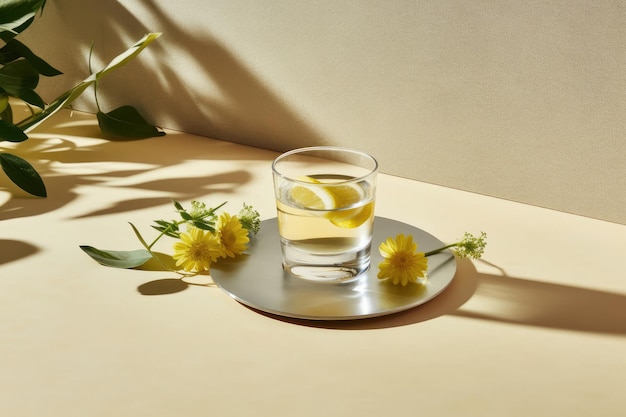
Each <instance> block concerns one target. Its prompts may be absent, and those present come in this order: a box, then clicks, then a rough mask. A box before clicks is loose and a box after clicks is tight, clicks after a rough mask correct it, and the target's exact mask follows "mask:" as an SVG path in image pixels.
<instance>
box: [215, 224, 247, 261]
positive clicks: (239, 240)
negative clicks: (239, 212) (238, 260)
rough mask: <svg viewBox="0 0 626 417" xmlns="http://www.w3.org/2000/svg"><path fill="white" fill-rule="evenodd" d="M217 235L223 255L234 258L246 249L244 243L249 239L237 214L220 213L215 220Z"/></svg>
mask: <svg viewBox="0 0 626 417" xmlns="http://www.w3.org/2000/svg"><path fill="white" fill-rule="evenodd" d="M217 236H218V240H219V242H220V244H221V246H222V256H224V257H226V256H230V257H231V258H234V257H235V255H241V254H242V253H243V251H245V250H246V249H248V247H247V245H246V244H247V243H248V242H249V241H250V238H248V230H247V229H244V228H243V226H242V225H241V222H240V221H239V219H238V218H237V216H231V215H230V214H228V213H222V214H221V215H220V218H219V220H218V222H217Z"/></svg>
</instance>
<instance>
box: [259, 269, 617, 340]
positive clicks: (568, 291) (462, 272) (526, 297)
mask: <svg viewBox="0 0 626 417" xmlns="http://www.w3.org/2000/svg"><path fill="white" fill-rule="evenodd" d="M260 314H264V315H267V316H269V317H273V318H276V319H277V320H281V321H285V322H289V323H294V324H298V325H302V326H309V327H318V328H327V329H337V330H342V329H343V330H350V329H354V330H360V329H382V328H390V327H398V326H406V325H411V324H416V323H420V322H423V321H427V320H432V319H434V318H438V317H441V316H445V315H451V316H457V317H464V318H472V319H482V320H491V321H495V322H500V323H508V324H517V325H525V326H537V327H544V328H552V329H560V330H572V331H581V332H591V333H601V334H610V335H619V336H626V296H624V295H620V294H615V293H610V292H605V291H598V290H591V289H586V288H580V287H572V286H567V285H561V284H551V283H547V282H540V281H534V280H528V279H522V278H514V277H509V276H507V275H506V274H504V275H491V274H485V273H479V272H477V270H476V268H475V267H474V265H473V264H472V262H470V261H467V260H461V261H459V262H458V267H457V272H456V275H455V278H454V280H453V281H452V283H451V284H450V286H449V287H448V288H447V289H446V290H445V291H444V292H443V293H441V294H440V295H439V296H438V297H436V298H435V299H433V300H431V301H429V302H428V303H426V304H423V305H421V306H419V307H416V308H413V309H410V310H407V311H404V312H401V313H397V314H393V315H389V316H383V317H377V318H371V319H361V320H346V321H308V320H297V319H286V318H283V317H278V316H274V315H270V314H266V313H260Z"/></svg>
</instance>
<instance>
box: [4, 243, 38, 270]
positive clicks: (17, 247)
mask: <svg viewBox="0 0 626 417" xmlns="http://www.w3.org/2000/svg"><path fill="white" fill-rule="evenodd" d="M37 252H39V248H37V247H36V246H34V245H31V244H30V243H27V242H22V241H19V240H13V239H0V265H2V264H6V263H9V262H13V261H17V260H19V259H22V258H26V257H28V256H31V255H34V254H35V253H37Z"/></svg>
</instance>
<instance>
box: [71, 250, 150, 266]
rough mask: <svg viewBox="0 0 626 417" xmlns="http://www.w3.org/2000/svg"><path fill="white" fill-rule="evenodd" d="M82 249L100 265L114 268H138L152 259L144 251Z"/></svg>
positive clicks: (148, 253)
mask: <svg viewBox="0 0 626 417" xmlns="http://www.w3.org/2000/svg"><path fill="white" fill-rule="evenodd" d="M80 248H81V249H82V250H83V252H85V253H86V254H87V255H89V256H91V258H92V259H93V260H95V261H96V262H98V263H99V264H100V265H104V266H110V267H113V268H123V269H128V268H137V267H138V266H141V265H143V264H145V263H146V262H147V261H149V260H150V259H152V254H151V253H150V252H148V251H147V250H144V249H137V250H131V251H117V250H101V249H96V248H94V247H93V246H81V247H80Z"/></svg>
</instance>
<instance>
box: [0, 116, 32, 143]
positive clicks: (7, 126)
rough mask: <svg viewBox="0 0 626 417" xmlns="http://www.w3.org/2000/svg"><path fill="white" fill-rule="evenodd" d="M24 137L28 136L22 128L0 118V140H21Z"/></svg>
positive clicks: (23, 139) (24, 138)
mask: <svg viewBox="0 0 626 417" xmlns="http://www.w3.org/2000/svg"><path fill="white" fill-rule="evenodd" d="M26 139H28V136H26V133H24V132H23V131H22V129H20V128H19V127H17V126H15V125H14V124H13V123H9V122H7V121H6V120H0V141H3V140H7V141H9V142H23V141H25V140H26Z"/></svg>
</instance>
